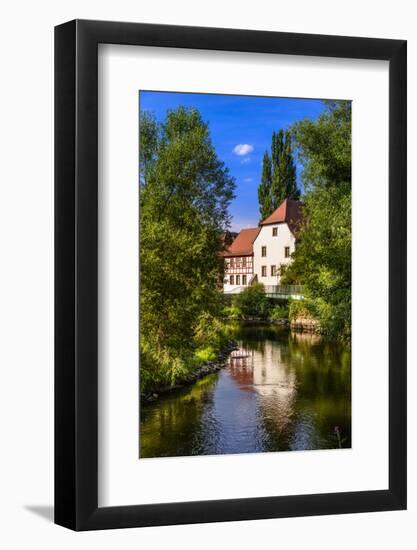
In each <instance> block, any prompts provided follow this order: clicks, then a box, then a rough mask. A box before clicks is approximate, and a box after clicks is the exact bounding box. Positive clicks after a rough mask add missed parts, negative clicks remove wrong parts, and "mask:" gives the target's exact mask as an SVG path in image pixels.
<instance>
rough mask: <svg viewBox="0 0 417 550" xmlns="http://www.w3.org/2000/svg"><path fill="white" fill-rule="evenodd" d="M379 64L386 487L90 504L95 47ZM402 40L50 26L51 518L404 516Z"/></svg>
mask: <svg viewBox="0 0 417 550" xmlns="http://www.w3.org/2000/svg"><path fill="white" fill-rule="evenodd" d="M109 43H110V44H123V45H146V46H159V47H169V48H193V49H203V50H213V51H215V50H227V51H239V52H259V53H270V54H289V55H303V56H321V57H338V58H354V59H373V60H387V61H388V62H389V403H388V406H389V488H388V489H387V490H377V491H358V492H347V493H334V494H305V495H296V496H274V497H262V498H244V499H231V500H216V501H200V502H181V503H169V504H146V505H136V506H117V507H99V506H98V498H97V494H98V446H97V434H98V408H97V405H98V391H97V388H98V350H97V335H98V328H97V326H98V315H97V307H98V291H97V277H98V250H97V247H98V206H97V199H98V151H97V145H98V131H97V128H98V109H97V104H98V76H97V73H98V70H97V68H98V62H97V58H98V56H97V53H98V44H109ZM406 113H407V107H406V41H404V40H386V39H374V38H353V37H341V36H320V35H311V34H292V33H280V32H265V31H249V30H236V29H218V28H197V27H181V26H165V25H148V24H142V23H117V22H106V21H84V20H74V21H70V22H68V23H64V24H62V25H59V26H57V27H56V28H55V522H56V523H57V524H59V525H63V526H65V527H68V528H70V529H74V530H91V529H108V528H123V527H140V526H155V525H170V524H183V523H200V522H216V521H236V520H250V519H261V518H281V517H289V516H309V515H323V514H341V513H352V512H371V511H386V510H402V509H405V508H406V137H407V134H406Z"/></svg>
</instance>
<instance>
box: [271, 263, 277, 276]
mask: <svg viewBox="0 0 417 550" xmlns="http://www.w3.org/2000/svg"><path fill="white" fill-rule="evenodd" d="M276 274H277V266H276V265H271V277H275V276H276Z"/></svg>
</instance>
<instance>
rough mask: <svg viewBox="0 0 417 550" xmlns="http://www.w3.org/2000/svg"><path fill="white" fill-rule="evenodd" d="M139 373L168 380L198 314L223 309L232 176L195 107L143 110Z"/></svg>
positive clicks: (188, 346)
mask: <svg viewBox="0 0 417 550" xmlns="http://www.w3.org/2000/svg"><path fill="white" fill-rule="evenodd" d="M140 143H141V154H140V162H141V170H140V174H141V175H140V181H141V192H140V336H141V360H142V364H141V377H142V378H141V379H142V382H143V384H145V385H146V384H147V383H148V381H149V380H161V381H164V382H168V383H174V382H175V379H176V378H177V377H178V376H181V374H183V373H184V371H185V370H186V368H187V365H188V364H189V362H190V358H191V357H192V354H193V352H194V350H195V347H196V344H195V340H194V338H195V333H196V330H197V328H198V327H199V338H201V327H200V319H201V318H202V317H205V318H206V319H207V316H210V315H211V316H215V315H217V314H218V312H219V311H220V309H221V305H222V304H221V294H220V293H219V292H218V290H217V287H216V283H217V281H218V279H219V277H222V274H223V262H222V258H221V256H220V251H221V246H222V245H221V241H220V239H219V235H220V233H222V232H223V231H225V230H226V229H227V227H228V225H229V213H228V206H229V203H230V201H231V200H232V198H233V196H234V195H233V190H234V186H235V183H234V180H233V178H232V177H231V176H230V174H229V172H228V170H227V168H226V167H225V165H224V164H223V162H222V161H220V160H219V158H218V157H217V155H216V151H215V149H214V147H213V145H212V142H211V139H210V133H209V128H208V125H207V124H206V123H205V122H204V121H203V120H202V118H201V115H200V113H199V112H198V111H197V110H196V109H187V108H184V107H179V108H178V109H177V110H175V111H169V112H168V113H167V116H166V119H165V121H164V122H163V123H161V124H158V123H157V122H156V121H155V119H154V118H153V117H152V116H151V115H143V116H141V125H140Z"/></svg>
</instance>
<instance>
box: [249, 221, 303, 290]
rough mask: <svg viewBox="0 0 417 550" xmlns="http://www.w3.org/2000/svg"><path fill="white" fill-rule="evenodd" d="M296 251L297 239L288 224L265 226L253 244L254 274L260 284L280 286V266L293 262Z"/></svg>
mask: <svg viewBox="0 0 417 550" xmlns="http://www.w3.org/2000/svg"><path fill="white" fill-rule="evenodd" d="M294 250H295V237H294V235H293V233H292V232H291V230H290V228H289V227H288V224H287V223H286V222H280V223H275V224H269V225H263V226H262V227H261V230H260V232H259V234H258V236H257V237H256V239H255V242H254V243H253V256H254V273H256V275H257V276H258V277H257V278H258V283H263V284H264V285H266V286H269V285H278V284H280V277H279V266H280V265H281V264H284V265H286V264H289V263H290V262H291V254H292V253H293V252H294ZM263 254H265V255H263ZM274 271H275V275H274Z"/></svg>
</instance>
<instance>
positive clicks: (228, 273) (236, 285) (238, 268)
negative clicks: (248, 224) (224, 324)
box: [223, 227, 260, 293]
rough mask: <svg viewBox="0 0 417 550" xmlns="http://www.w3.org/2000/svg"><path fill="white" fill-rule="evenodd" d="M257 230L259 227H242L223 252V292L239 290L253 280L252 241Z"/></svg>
mask: <svg viewBox="0 0 417 550" xmlns="http://www.w3.org/2000/svg"><path fill="white" fill-rule="evenodd" d="M259 231H260V228H259V227H254V228H249V229H242V230H241V231H240V233H239V234H238V235H237V237H236V238H235V240H234V241H233V242H232V244H231V245H230V246H229V247H228V248H227V249H226V250H225V251H224V252H223V257H224V282H223V292H225V293H236V292H241V291H242V290H243V288H244V287H245V286H247V285H250V284H251V283H252V282H253V277H254V270H253V266H254V260H253V242H254V240H255V239H256V237H257V235H258V233H259Z"/></svg>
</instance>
